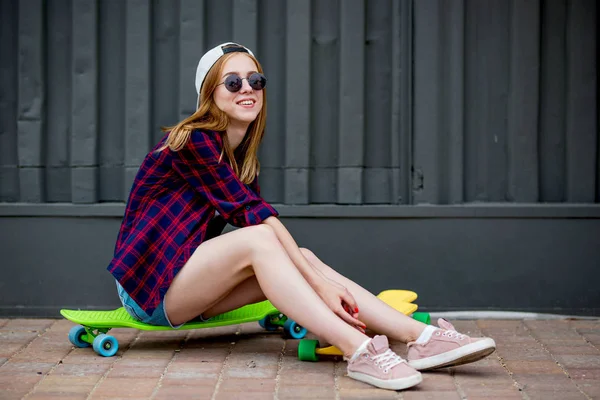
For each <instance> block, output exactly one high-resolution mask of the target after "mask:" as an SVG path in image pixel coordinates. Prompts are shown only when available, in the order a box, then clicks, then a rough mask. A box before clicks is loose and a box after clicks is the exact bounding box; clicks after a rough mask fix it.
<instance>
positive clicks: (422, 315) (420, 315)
mask: <svg viewBox="0 0 600 400" xmlns="http://www.w3.org/2000/svg"><path fill="white" fill-rule="evenodd" d="M412 317H413V319H415V320H417V321H420V322H423V323H424V324H427V325H431V316H430V315H429V313H426V312H416V313H413V315H412Z"/></svg>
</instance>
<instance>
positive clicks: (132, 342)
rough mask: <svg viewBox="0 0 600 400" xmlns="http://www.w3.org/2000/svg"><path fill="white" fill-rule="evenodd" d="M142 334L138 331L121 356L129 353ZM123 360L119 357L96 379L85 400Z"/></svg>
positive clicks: (87, 399)
mask: <svg viewBox="0 0 600 400" xmlns="http://www.w3.org/2000/svg"><path fill="white" fill-rule="evenodd" d="M141 334H142V331H138V333H137V335H135V338H134V339H133V340H132V341H131V342H130V343H129V346H127V349H126V350H125V351H123V354H125V352H127V351H129V350H130V349H131V347H132V346H133V344H134V343H135V342H137V341H138V339H139V338H140V335H141ZM122 359H123V356H122V355H120V356H119V357H118V358H117V359H116V360H115V362H114V363H112V364H111V366H110V368H109V369H108V371H106V372H105V373H104V375H102V377H101V378H100V379H98V382H96V384H95V385H94V387H93V388H92V390H90V392H89V393H88V396H87V398H86V400H89V398H90V397H91V396H92V394H94V392H95V391H96V389H98V386H100V384H101V383H102V382H104V380H105V379H106V377H107V376H108V374H110V371H112V370H113V369H114V368H115V365H116V364H117V363H118V362H119V361H121V360H122Z"/></svg>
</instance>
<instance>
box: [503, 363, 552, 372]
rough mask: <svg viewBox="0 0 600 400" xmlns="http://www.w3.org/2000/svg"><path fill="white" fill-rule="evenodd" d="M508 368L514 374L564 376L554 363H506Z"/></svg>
mask: <svg viewBox="0 0 600 400" xmlns="http://www.w3.org/2000/svg"><path fill="white" fill-rule="evenodd" d="M506 366H507V367H508V370H509V371H511V372H512V373H514V374H519V373H521V374H535V373H538V374H563V371H562V369H561V368H560V367H559V366H558V364H556V362H554V361H506Z"/></svg>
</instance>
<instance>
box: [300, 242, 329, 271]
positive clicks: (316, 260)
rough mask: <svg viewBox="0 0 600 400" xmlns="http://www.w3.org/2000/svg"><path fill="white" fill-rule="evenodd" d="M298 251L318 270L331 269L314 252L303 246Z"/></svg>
mask: <svg viewBox="0 0 600 400" xmlns="http://www.w3.org/2000/svg"><path fill="white" fill-rule="evenodd" d="M300 252H301V253H302V254H303V255H304V257H305V258H306V259H307V260H308V262H310V263H311V264H312V265H313V266H314V267H315V268H317V269H319V270H320V271H322V272H324V273H328V272H330V271H333V269H332V268H331V267H330V266H329V265H327V264H325V263H324V262H323V261H321V260H320V259H319V257H317V256H316V255H315V253H313V252H312V251H310V250H309V249H307V248H305V247H300Z"/></svg>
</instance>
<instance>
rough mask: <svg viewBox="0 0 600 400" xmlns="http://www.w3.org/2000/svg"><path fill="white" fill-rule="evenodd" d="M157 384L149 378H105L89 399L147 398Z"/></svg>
mask: <svg viewBox="0 0 600 400" xmlns="http://www.w3.org/2000/svg"><path fill="white" fill-rule="evenodd" d="M157 383H158V379H151V378H144V379H142V378H106V379H104V380H103V381H102V382H101V383H100V384H99V385H98V386H97V387H96V389H95V390H94V392H93V393H92V395H91V397H90V398H91V399H96V398H102V397H108V398H113V399H114V398H149V397H150V396H151V395H152V392H154V388H155V387H156V384H157Z"/></svg>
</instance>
